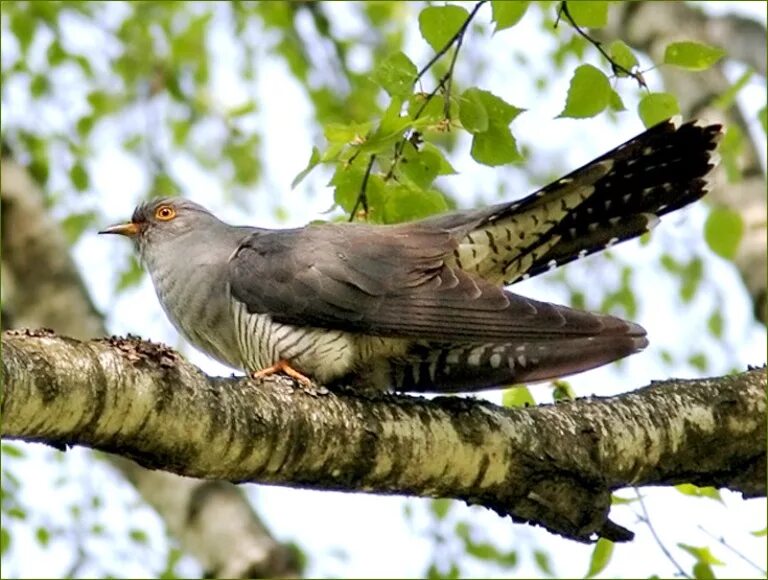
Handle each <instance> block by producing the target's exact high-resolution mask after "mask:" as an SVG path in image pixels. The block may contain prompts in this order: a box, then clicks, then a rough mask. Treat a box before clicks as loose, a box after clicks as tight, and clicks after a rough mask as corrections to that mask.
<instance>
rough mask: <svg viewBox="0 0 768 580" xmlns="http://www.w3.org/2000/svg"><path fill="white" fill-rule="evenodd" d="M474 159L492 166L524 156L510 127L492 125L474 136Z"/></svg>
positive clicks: (471, 152)
mask: <svg viewBox="0 0 768 580" xmlns="http://www.w3.org/2000/svg"><path fill="white" fill-rule="evenodd" d="M470 154H471V155H472V159H474V160H475V161H477V162H478V163H482V164H483V165H489V166H491V167H494V166H497V165H504V164H506V163H512V162H514V161H520V160H521V159H522V158H523V157H522V155H520V152H519V151H518V150H517V142H516V141H515V138H514V137H513V136H512V132H511V131H510V130H509V127H503V126H498V125H492V126H490V127H489V128H488V130H487V131H485V132H484V133H478V134H477V135H475V136H474V137H473V138H472V149H471V151H470Z"/></svg>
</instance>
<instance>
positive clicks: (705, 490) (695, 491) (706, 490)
mask: <svg viewBox="0 0 768 580" xmlns="http://www.w3.org/2000/svg"><path fill="white" fill-rule="evenodd" d="M675 489H676V490H677V491H679V492H680V493H682V494H683V495H689V496H692V497H706V498H709V499H713V500H715V501H719V502H720V503H723V504H724V503H725V502H723V498H722V496H721V495H720V492H719V491H718V490H717V489H716V488H714V487H710V486H707V487H699V486H697V485H693V484H692V483H681V484H679V485H676V486H675Z"/></svg>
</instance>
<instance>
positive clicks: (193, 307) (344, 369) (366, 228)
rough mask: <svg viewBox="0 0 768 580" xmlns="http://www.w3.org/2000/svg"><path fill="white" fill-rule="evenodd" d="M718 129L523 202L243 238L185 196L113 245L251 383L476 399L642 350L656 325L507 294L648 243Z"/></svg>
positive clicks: (681, 132) (582, 172)
mask: <svg viewBox="0 0 768 580" xmlns="http://www.w3.org/2000/svg"><path fill="white" fill-rule="evenodd" d="M720 136H721V127H720V126H719V125H704V124H699V123H696V122H689V123H686V124H680V123H679V122H676V121H674V120H669V121H665V122H662V123H660V124H658V125H656V126H654V127H652V128H650V129H648V130H647V131H645V132H644V133H642V134H640V135H639V136H637V137H635V138H634V139H632V140H630V141H628V142H626V143H624V144H623V145H620V146H619V147H617V148H616V149H614V150H612V151H610V152H608V153H606V154H605V155H603V156H601V157H599V158H597V159H595V160H594V161H592V162H590V163H588V164H586V165H585V166H583V167H581V168H580V169H577V170H576V171H574V172H572V173H570V174H568V175H567V176H565V177H563V178H562V179H560V180H558V181H556V182H554V183H552V184H550V185H547V186H546V187H544V188H542V189H540V190H539V191H537V192H535V193H533V194H531V195H529V196H528V197H525V198H523V199H521V200H519V201H513V202H509V203H501V204H498V205H493V206H490V207H485V208H481V209H475V210H469V211H455V212H452V213H447V214H443V215H438V216H435V217H430V218H427V219H423V220H420V221H415V222H410V223H403V224H397V225H388V226H380V225H368V224H365V223H350V224H347V223H343V224H342V223H326V224H320V225H309V226H306V227H303V228H298V229H287V230H269V229H261V228H256V227H248V226H232V225H229V224H226V223H224V222H222V221H221V220H219V219H218V218H217V217H216V216H214V215H213V214H211V213H210V212H209V211H207V210H206V209H205V208H203V207H201V206H200V205H198V204H196V203H193V202H191V201H189V200H186V199H181V198H166V199H158V200H154V201H150V202H147V203H143V204H141V205H139V206H138V207H137V208H136V210H135V211H134V213H133V217H132V219H131V221H130V222H129V223H125V224H119V225H116V226H112V227H110V228H107V229H105V230H103V231H102V232H100V233H110V234H122V235H124V236H129V237H131V238H133V240H134V241H135V243H136V246H137V248H138V253H139V255H140V257H141V261H142V262H143V264H144V265H145V267H146V269H147V270H148V271H149V273H150V275H151V277H152V281H153V283H154V286H155V290H156V291H157V296H158V298H159V300H160V303H161V304H162V306H163V308H164V310H165V312H166V313H167V315H168V317H169V318H170V320H171V322H172V323H173V324H174V325H175V326H176V328H177V329H178V330H179V332H180V333H181V334H182V335H183V336H184V337H185V338H186V339H187V340H188V341H189V342H191V343H192V344H193V345H194V346H196V347H197V348H199V349H200V350H202V351H203V352H205V353H207V354H208V355H210V356H211V357H213V358H215V359H216V360H218V361H221V362H223V363H225V364H226V365H229V366H231V367H233V368H237V369H242V370H244V371H246V372H248V373H250V374H251V375H252V376H264V375H267V374H270V373H273V372H284V373H287V374H289V375H291V376H293V377H294V378H296V379H298V380H300V381H302V382H305V383H306V382H309V380H310V378H311V379H314V381H316V382H317V383H320V384H325V385H331V384H334V383H337V382H338V383H343V384H348V385H349V384H351V385H355V386H359V387H365V388H369V389H374V388H375V389H388V388H391V389H394V390H400V391H413V392H426V391H430V392H468V391H475V390H480V389H487V388H493V387H497V386H501V385H506V384H512V383H520V382H534V381H543V380H548V379H554V378H557V377H562V376H566V375H571V374H574V373H579V372H582V371H585V370H588V369H592V368H595V367H599V366H601V365H605V364H607V363H610V362H612V361H614V360H617V359H620V358H622V357H625V356H628V355H630V354H633V353H635V352H638V351H640V350H641V349H643V348H645V347H646V346H647V344H648V341H647V339H646V332H645V330H644V329H643V328H642V327H641V326H639V325H637V324H634V323H632V322H627V321H624V320H621V319H620V318H616V317H614V316H609V315H605V314H596V313H590V312H584V311H580V310H575V309H572V308H568V307H566V306H559V305H556V304H549V303H545V302H539V301H536V300H533V299H531V298H526V297H523V296H518V295H516V294H513V293H511V292H509V291H508V290H506V289H505V288H504V286H505V285H508V284H512V283H513V282H515V281H518V280H520V279H522V278H527V277H529V276H535V275H537V274H540V273H542V272H545V271H547V270H550V269H552V268H554V267H557V266H560V265H562V264H565V263H567V262H570V261H572V260H574V259H577V258H580V257H583V256H585V255H588V254H591V253H593V252H596V251H598V250H601V249H603V248H605V247H608V246H611V245H613V244H615V243H617V242H621V241H623V240H628V239H630V238H634V237H636V236H638V235H640V234H642V233H644V232H646V231H648V230H649V229H650V228H651V227H652V226H653V225H655V224H656V222H658V218H659V216H662V215H664V214H667V213H669V212H672V211H674V210H677V209H679V208H681V207H683V206H685V205H688V204H690V203H691V202H694V201H696V200H698V199H699V198H701V197H702V196H703V195H704V194H705V193H706V191H707V189H706V186H707V180H706V176H707V174H709V173H710V171H711V170H712V169H713V167H714V166H715V165H716V164H717V160H716V153H715V149H716V144H717V141H718V139H719V138H720Z"/></svg>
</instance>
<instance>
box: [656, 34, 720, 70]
mask: <svg viewBox="0 0 768 580" xmlns="http://www.w3.org/2000/svg"><path fill="white" fill-rule="evenodd" d="M725 54H726V53H725V50H723V49H722V48H718V47H716V46H709V45H707V44H701V43H699V42H691V41H685V42H672V43H670V44H669V45H667V48H666V49H665V50H664V61H663V62H664V64H671V65H673V66H679V67H681V68H685V69H688V70H694V71H701V70H706V69H708V68H709V67H711V66H712V65H713V64H715V63H716V62H717V61H719V60H720V59H721V58H723V57H724V56H725Z"/></svg>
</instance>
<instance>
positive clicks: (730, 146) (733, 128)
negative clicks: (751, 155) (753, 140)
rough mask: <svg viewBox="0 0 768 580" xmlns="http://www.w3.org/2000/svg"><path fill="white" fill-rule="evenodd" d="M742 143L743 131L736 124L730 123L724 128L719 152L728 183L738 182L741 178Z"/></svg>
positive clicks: (743, 141)
mask: <svg viewBox="0 0 768 580" xmlns="http://www.w3.org/2000/svg"><path fill="white" fill-rule="evenodd" d="M744 143H745V139H744V133H743V132H742V130H741V129H740V128H739V126H738V125H730V126H729V127H728V128H727V129H726V130H725V135H723V139H722V141H721V142H720V149H719V152H720V155H721V157H722V162H723V167H724V168H725V178H726V180H727V181H728V183H738V182H739V181H741V180H742V178H743V175H742V173H741V156H742V152H743V150H744Z"/></svg>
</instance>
